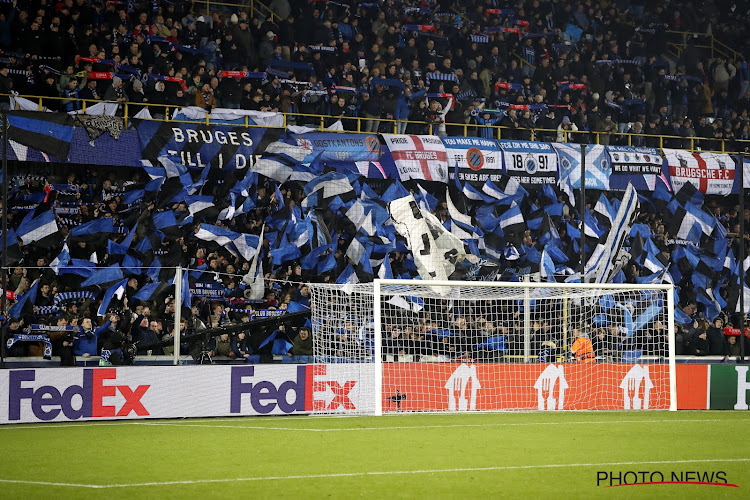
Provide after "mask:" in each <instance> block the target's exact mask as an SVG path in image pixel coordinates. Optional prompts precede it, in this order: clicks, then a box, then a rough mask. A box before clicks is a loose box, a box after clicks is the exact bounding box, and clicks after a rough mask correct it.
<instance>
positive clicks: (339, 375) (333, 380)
mask: <svg viewBox="0 0 750 500" xmlns="http://www.w3.org/2000/svg"><path fill="white" fill-rule="evenodd" d="M329 366H330V365H233V366H182V367H170V366H157V367H132V366H129V367H117V368H84V369H66V370H61V369H59V368H38V369H25V370H4V371H2V372H0V395H2V397H0V423H2V424H7V423H29V422H63V421H78V420H97V419H138V418H180V417H219V416H233V415H237V416H240V415H247V416H250V415H282V414H284V415H285V414H292V413H311V412H314V411H326V412H334V413H335V412H340V413H346V412H353V411H372V410H373V409H374V403H373V402H372V401H369V402H367V401H365V391H363V390H362V388H363V387H365V386H366V384H368V383H369V385H370V387H372V385H373V378H372V377H373V374H374V366H372V365H364V366H365V369H364V370H363V369H362V366H360V365H351V366H336V367H330V370H329ZM368 368H369V370H368ZM370 392H371V391H370ZM371 399H372V397H370V400H371ZM367 405H370V407H369V408H368V406H367Z"/></svg>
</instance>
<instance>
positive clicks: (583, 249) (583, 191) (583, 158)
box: [581, 144, 586, 283]
mask: <svg viewBox="0 0 750 500" xmlns="http://www.w3.org/2000/svg"><path fill="white" fill-rule="evenodd" d="M581 283H586V145H585V144H581Z"/></svg>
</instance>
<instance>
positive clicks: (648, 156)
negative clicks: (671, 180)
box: [606, 146, 669, 191]
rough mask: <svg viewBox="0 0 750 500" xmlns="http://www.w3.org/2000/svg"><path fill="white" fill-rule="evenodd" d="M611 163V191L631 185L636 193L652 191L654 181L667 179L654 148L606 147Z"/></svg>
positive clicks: (657, 151)
mask: <svg viewBox="0 0 750 500" xmlns="http://www.w3.org/2000/svg"><path fill="white" fill-rule="evenodd" d="M606 148H607V152H608V153H609V158H610V160H611V161H612V175H611V176H610V178H609V186H610V188H611V189H617V190H621V189H622V190H624V189H627V187H628V184H632V185H633V187H634V188H635V189H636V190H637V191H653V190H654V188H655V187H656V179H657V178H659V177H661V178H662V179H664V181H665V182H667V181H666V179H668V177H669V172H668V169H666V168H665V167H664V164H663V161H662V157H661V155H660V154H659V150H658V149H656V148H636V147H633V146H607V147H606Z"/></svg>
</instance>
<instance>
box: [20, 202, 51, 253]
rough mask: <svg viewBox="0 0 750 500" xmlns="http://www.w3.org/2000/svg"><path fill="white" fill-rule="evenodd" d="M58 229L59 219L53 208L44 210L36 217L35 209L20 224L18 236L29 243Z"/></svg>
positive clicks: (26, 243)
mask: <svg viewBox="0 0 750 500" xmlns="http://www.w3.org/2000/svg"><path fill="white" fill-rule="evenodd" d="M57 231H58V227H57V221H56V220H55V214H54V212H52V210H47V211H45V212H42V213H41V214H39V215H38V216H36V217H34V211H33V210H32V211H31V212H29V213H28V215H27V216H26V217H24V219H23V220H22V221H21V224H19V226H18V229H17V230H16V236H18V237H19V238H21V241H22V242H23V244H24V245H29V244H31V243H34V242H37V241H41V240H42V239H44V238H47V237H49V236H51V235H54V234H56V233H57Z"/></svg>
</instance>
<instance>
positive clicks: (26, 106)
mask: <svg viewBox="0 0 750 500" xmlns="http://www.w3.org/2000/svg"><path fill="white" fill-rule="evenodd" d="M0 97H10V98H12V99H13V100H14V101H13V102H14V104H13V106H12V109H18V110H25V111H47V107H46V106H45V103H50V102H65V103H69V102H71V101H75V102H78V103H79V104H78V106H77V107H78V108H80V110H79V111H77V113H80V114H84V115H100V114H105V115H110V116H114V115H116V114H117V115H120V116H122V118H123V123H124V127H125V128H128V126H129V124H130V123H131V121H132V120H133V119H136V120H138V119H146V120H154V121H165V122H173V123H193V122H196V121H198V122H201V123H203V124H205V125H217V124H222V123H231V124H233V125H235V126H238V127H246V128H247V127H275V128H286V127H288V126H296V125H299V124H304V125H306V126H312V127H315V128H317V129H319V130H324V129H329V130H330V129H333V130H337V131H344V130H346V131H347V132H354V133H368V132H366V130H367V122H375V123H376V129H377V130H378V131H379V132H381V133H393V134H395V133H397V132H399V130H402V131H403V130H404V129H405V128H407V127H410V128H415V127H419V128H423V129H424V133H425V134H431V135H432V134H435V135H436V134H438V133H439V132H440V130H442V129H444V128H447V129H448V130H452V131H453V132H452V134H457V133H459V131H460V134H461V135H462V136H481V137H489V138H494V139H513V138H516V137H517V136H518V135H523V136H524V138H525V139H528V140H531V141H537V140H548V139H547V138H548V137H558V134H559V136H561V139H562V142H585V143H591V144H602V145H606V144H610V143H618V144H621V145H627V146H640V145H643V144H644V143H648V144H649V146H653V147H659V148H663V147H671V146H674V144H677V143H679V145H680V146H679V147H681V148H683V149H685V150H688V151H691V152H695V151H703V152H721V153H737V152H740V151H746V150H748V148H750V140H744V139H736V140H733V141H727V140H724V139H713V138H705V137H682V136H671V135H663V134H659V135H648V134H636V133H626V132H597V131H579V132H571V131H567V130H557V129H544V128H533V129H525V128H517V129H510V128H509V127H504V126H500V125H477V124H472V123H451V122H448V123H445V124H440V125H437V124H430V125H428V124H426V123H425V122H416V121H410V120H394V119H387V118H364V117H357V116H345V117H334V116H330V115H319V114H304V113H280V112H279V113H260V112H258V113H257V114H262V115H265V116H266V117H267V118H270V117H273V119H272V120H266V121H261V122H256V121H255V120H254V119H253V114H252V113H250V112H247V111H245V112H242V111H241V110H234V109H219V108H217V109H214V110H212V111H211V112H206V111H205V110H202V109H201V108H196V107H193V106H191V107H189V108H183V107H180V106H169V105H163V104H151V103H137V104H136V103H122V104H118V103H114V102H106V101H97V100H84V99H72V100H71V99H65V98H62V97H59V98H56V97H42V96H33V95H10V94H0ZM184 109H190V110H191V111H189V112H188V113H185V112H183V110H184ZM231 115H234V117H232V116H231Z"/></svg>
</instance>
